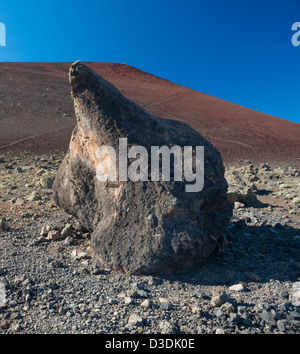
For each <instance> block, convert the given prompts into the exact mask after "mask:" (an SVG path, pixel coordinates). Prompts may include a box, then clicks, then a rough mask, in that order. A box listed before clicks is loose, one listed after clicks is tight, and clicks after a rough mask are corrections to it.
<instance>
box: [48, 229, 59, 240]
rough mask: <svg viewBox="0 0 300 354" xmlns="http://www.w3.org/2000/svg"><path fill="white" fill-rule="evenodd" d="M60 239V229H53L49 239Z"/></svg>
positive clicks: (49, 233)
mask: <svg viewBox="0 0 300 354" xmlns="http://www.w3.org/2000/svg"><path fill="white" fill-rule="evenodd" d="M58 239H59V231H57V230H53V231H49V232H48V236H47V240H51V241H57V240H58Z"/></svg>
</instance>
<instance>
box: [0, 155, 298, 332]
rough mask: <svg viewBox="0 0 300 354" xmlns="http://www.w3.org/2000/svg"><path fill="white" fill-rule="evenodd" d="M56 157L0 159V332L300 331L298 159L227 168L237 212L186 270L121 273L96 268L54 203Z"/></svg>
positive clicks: (82, 238)
mask: <svg viewBox="0 0 300 354" xmlns="http://www.w3.org/2000/svg"><path fill="white" fill-rule="evenodd" d="M63 157H64V156H63V154H56V155H55V154H52V155H50V154H48V155H44V156H42V155H34V154H30V153H23V154H22V153H19V154H12V153H4V154H2V155H1V156H0V213H1V214H0V282H1V283H2V284H4V286H5V300H6V301H5V304H2V305H4V306H1V307H0V333H146V334H147V333H148V334H155V333H165V334H170V333H179V334H190V333H191V334H197V333H201V334H204V333H218V334H222V333H225V334H230V333H250V334H256V333H258V334H263V333H285V334H289V333H291V334H294V333H300V299H299V298H300V294H299V293H300V253H299V249H300V230H299V226H300V218H299V210H300V193H299V192H300V183H299V176H300V171H299V169H297V168H295V166H289V165H281V166H279V165H274V166H273V165H272V166H271V165H268V164H255V163H253V164H252V163H251V162H245V161H244V162H242V163H240V164H235V165H232V164H228V165H227V164H226V166H225V167H226V175H225V176H226V178H227V181H228V183H229V190H228V198H229V200H230V201H231V202H232V203H233V204H234V213H233V217H232V218H231V220H230V223H229V225H228V227H227V229H226V230H225V232H224V234H223V236H222V240H221V241H220V242H219V245H218V248H217V250H216V251H215V252H214V254H213V255H212V256H211V257H210V258H209V259H208V260H207V261H206V262H205V263H204V264H203V265H202V266H201V267H199V269H195V271H194V272H192V273H187V274H165V275H160V276H157V275H147V276H143V275H141V276H128V275H125V274H122V273H117V272H111V271H109V270H107V269H103V268H101V267H100V266H99V265H98V264H97V263H96V261H95V259H94V257H93V252H92V250H91V247H90V234H89V233H88V232H87V231H86V230H84V229H83V228H82V226H81V225H80V224H79V223H78V222H77V221H76V220H74V219H73V218H72V217H71V216H69V215H67V214H66V213H65V212H64V211H62V210H61V209H60V208H58V207H57V206H56V205H55V203H54V201H53V194H52V189H51V188H52V183H53V180H54V176H55V175H56V172H57V169H58V167H59V165H60V163H61V161H62V159H63ZM296 167H297V166H296ZM0 291H1V288H0ZM2 292H3V291H2ZM0 295H1V294H0ZM2 295H3V294H2ZM2 297H3V296H2Z"/></svg>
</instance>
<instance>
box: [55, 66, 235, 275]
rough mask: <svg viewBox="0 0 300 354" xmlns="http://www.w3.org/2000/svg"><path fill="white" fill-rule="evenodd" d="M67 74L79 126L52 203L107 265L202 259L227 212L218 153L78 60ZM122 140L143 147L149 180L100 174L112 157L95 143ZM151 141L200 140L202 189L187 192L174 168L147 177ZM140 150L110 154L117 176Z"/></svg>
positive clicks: (182, 266) (170, 268)
mask: <svg viewBox="0 0 300 354" xmlns="http://www.w3.org/2000/svg"><path fill="white" fill-rule="evenodd" d="M69 79H70V84H71V87H72V96H73V98H74V106H75V113H76V117H77V126H76V128H75V129H74V131H73V134H72V137H71V141H70V146H69V150H68V153H67V155H66V157H65V159H64V161H63V162H62V164H61V166H60V169H59V171H58V174H57V176H56V179H55V181H54V185H53V189H54V195H55V201H56V203H57V204H58V205H59V206H60V207H62V208H63V209H64V210H65V211H66V212H68V213H69V214H72V215H74V216H75V217H77V219H78V220H79V221H80V223H81V224H82V225H83V226H84V227H86V228H87V229H88V230H90V231H91V232H92V247H93V249H94V254H95V256H96V258H97V259H98V260H99V261H100V262H101V263H102V264H103V265H104V266H105V267H108V268H110V269H114V270H121V271H124V272H128V273H130V274H139V273H160V272H182V271H186V270H190V269H193V268H194V267H195V266H196V265H199V264H201V263H202V262H203V260H204V259H205V258H206V257H208V256H209V255H210V254H211V253H212V252H213V251H214V249H215V247H216V245H217V242H218V240H219V238H220V236H221V234H222V231H223V230H224V228H225V227H226V225H227V223H228V221H229V219H230V217H231V214H232V207H231V204H230V203H229V202H228V199H227V182H226V180H225V178H224V167H223V162H222V159H221V157H220V154H219V152H218V151H217V150H216V149H215V148H214V147H213V146H212V145H211V144H210V143H209V142H208V141H207V140H205V139H204V138H203V137H202V136H201V135H200V134H199V133H197V132H196V131H195V130H193V129H192V128H191V127H190V126H189V125H187V124H185V123H181V122H178V121H173V120H165V119H161V118H158V117H156V116H153V115H151V114H149V113H148V112H146V111H145V110H144V109H143V108H141V107H140V106H138V105H136V104H135V103H133V102H130V101H129V100H128V99H126V98H125V97H124V96H123V95H122V94H121V93H120V92H119V91H118V90H117V89H116V88H115V87H114V86H112V85H111V84H110V83H109V82H107V81H106V80H104V79H103V78H102V77H100V76H99V75H97V74H95V73H94V72H93V71H92V70H91V69H90V68H88V67H87V66H86V65H84V64H82V63H81V62H76V63H74V64H73V65H72V66H71V69H70V73H69ZM120 138H123V139H124V138H126V139H127V143H128V150H129V149H130V148H131V147H134V146H142V147H144V148H145V149H146V150H145V151H147V152H148V153H149V157H148V158H147V166H146V167H147V169H146V173H145V175H146V176H147V177H149V178H146V180H145V179H143V180H141V181H133V180H132V179H127V180H124V181H123V180H122V179H121V181H120V178H117V179H116V181H102V180H101V178H100V179H99V166H102V164H103V161H104V160H105V161H106V162H107V168H106V172H107V171H111V166H113V162H114V160H113V159H112V157H111V156H112V155H105V156H104V155H101V154H100V153H99V149H100V148H101V147H103V146H109V147H111V148H114V151H116V152H118V151H119V139H120ZM153 146H158V147H161V146H166V147H169V148H171V147H174V146H179V147H186V146H189V147H191V146H192V147H197V146H203V147H204V188H203V189H202V190H201V191H198V192H187V191H186V186H187V185H189V184H193V183H192V182H190V181H189V182H187V181H185V180H183V181H179V180H177V179H176V177H175V178H174V174H172V172H171V178H170V180H169V181H163V180H162V179H161V178H160V179H159V180H157V181H153V178H152V179H151V178H150V177H151V166H150V164H151V163H150V162H151V158H150V156H151V151H152V150H151V147H153ZM140 156H141V155H136V156H135V157H136V158H132V156H129V157H127V158H126V161H124V160H122V161H121V159H120V164H119V160H118V158H116V160H115V161H116V162H117V164H116V172H117V175H118V176H119V177H120V175H121V169H122V165H123V164H124V162H126V165H128V166H130V164H132V163H133V161H137V160H138V158H139V157H140ZM194 157H195V149H194ZM174 161H175V157H174V160H173V159H172V158H171V160H170V163H171V171H173V170H174V164H175V162H174ZM132 166H133V164H132ZM143 166H144V165H143ZM140 167H141V166H140ZM194 170H195V168H194ZM160 172H161V171H160Z"/></svg>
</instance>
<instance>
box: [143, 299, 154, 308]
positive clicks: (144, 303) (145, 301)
mask: <svg viewBox="0 0 300 354" xmlns="http://www.w3.org/2000/svg"><path fill="white" fill-rule="evenodd" d="M141 306H142V307H146V308H150V307H152V306H153V302H152V301H151V300H149V299H146V300H144V301H143V302H142V303H141Z"/></svg>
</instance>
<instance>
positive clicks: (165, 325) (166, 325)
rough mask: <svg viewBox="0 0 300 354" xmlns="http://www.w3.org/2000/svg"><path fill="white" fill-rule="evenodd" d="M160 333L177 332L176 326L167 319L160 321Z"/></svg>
mask: <svg viewBox="0 0 300 354" xmlns="http://www.w3.org/2000/svg"><path fill="white" fill-rule="evenodd" d="M158 327H159V329H160V331H161V334H175V333H176V332H177V328H176V326H174V325H173V324H171V323H170V322H168V321H161V322H160V323H159V325H158Z"/></svg>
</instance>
